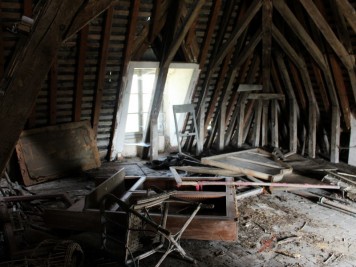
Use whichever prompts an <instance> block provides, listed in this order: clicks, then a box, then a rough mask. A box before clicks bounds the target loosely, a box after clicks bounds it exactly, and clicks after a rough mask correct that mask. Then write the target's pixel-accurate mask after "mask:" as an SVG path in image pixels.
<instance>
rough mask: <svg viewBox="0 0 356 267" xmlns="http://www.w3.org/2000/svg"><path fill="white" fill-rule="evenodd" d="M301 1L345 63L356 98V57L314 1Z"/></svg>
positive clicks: (355, 97)
mask: <svg viewBox="0 0 356 267" xmlns="http://www.w3.org/2000/svg"><path fill="white" fill-rule="evenodd" d="M300 2H301V4H302V5H303V6H304V8H305V10H306V11H307V13H308V14H309V16H310V18H311V19H312V20H313V21H314V23H315V24H316V25H317V27H318V28H319V30H320V31H321V33H322V34H323V35H324V37H325V39H326V40H327V42H328V43H329V45H330V46H331V48H332V49H333V50H334V52H335V53H336V54H337V55H338V57H339V58H340V60H341V62H342V63H343V64H344V65H345V67H346V69H347V71H348V74H349V78H350V82H351V87H352V91H353V94H354V99H355V100H356V74H355V57H354V56H353V55H350V54H349V52H348V51H347V50H346V48H345V47H344V45H343V44H342V43H341V42H340V40H339V39H338V38H337V37H336V35H335V33H334V32H333V30H332V29H331V27H330V26H329V24H328V22H327V21H326V20H325V18H324V17H323V15H322V14H321V13H320V11H319V10H318V8H317V7H316V6H315V4H314V3H313V1H309V0H300Z"/></svg>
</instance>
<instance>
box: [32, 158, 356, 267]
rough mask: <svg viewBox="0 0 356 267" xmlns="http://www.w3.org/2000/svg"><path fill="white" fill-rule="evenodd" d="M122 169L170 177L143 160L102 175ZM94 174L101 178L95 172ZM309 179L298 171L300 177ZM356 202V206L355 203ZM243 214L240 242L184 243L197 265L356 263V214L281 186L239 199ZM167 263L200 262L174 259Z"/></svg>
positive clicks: (79, 182)
mask: <svg viewBox="0 0 356 267" xmlns="http://www.w3.org/2000/svg"><path fill="white" fill-rule="evenodd" d="M289 163H290V164H291V165H292V166H293V167H294V169H295V170H296V171H299V173H303V172H304V173H303V174H304V175H305V173H306V172H307V171H308V170H309V172H310V173H314V172H313V170H315V169H317V168H318V167H322V168H325V166H329V167H330V166H332V167H335V166H336V167H337V168H339V170H344V171H348V172H352V173H354V174H355V173H356V171H355V168H352V167H350V166H348V165H346V164H338V165H331V164H329V163H327V162H325V161H322V160H316V161H310V160H305V159H304V158H302V157H297V156H296V157H294V158H292V159H291V161H290V162H289ZM122 167H124V168H125V171H126V175H147V176H167V175H170V173H169V171H158V172H157V171H154V170H152V169H150V168H148V166H146V165H145V163H144V162H142V161H139V160H138V159H129V160H127V161H125V162H121V163H119V162H115V163H112V162H110V163H105V164H104V165H103V167H102V170H101V172H100V173H101V175H102V176H105V175H107V174H109V173H112V172H113V171H114V170H118V169H120V168H122ZM90 175H97V176H98V175H99V176H100V174H99V173H95V171H94V172H91V173H90ZM303 177H304V176H300V175H297V176H296V179H299V180H300V179H303ZM294 178H295V177H294ZM304 178H305V177H304ZM290 179H293V177H291V178H290ZM305 179H307V178H305ZM310 181H312V180H308V181H305V180H304V182H310ZM298 182H300V181H298ZM93 186H94V183H93V182H92V180H90V179H87V178H78V179H75V180H73V179H61V180H57V181H52V182H49V183H45V184H42V185H37V186H32V187H31V188H29V189H30V190H31V191H32V192H35V193H36V192H41V191H43V190H46V192H47V193H50V192H51V191H53V192H58V191H62V192H63V191H67V192H68V193H69V194H70V196H71V197H72V198H78V197H80V196H81V195H84V194H85V193H86V192H89V190H90V189H91V188H92V187H93ZM351 204H352V205H354V206H355V203H354V202H352V203H351ZM238 218H239V220H238V240H237V241H236V242H223V241H196V240H183V241H182V242H181V243H182V247H183V248H184V249H185V250H186V251H187V253H188V254H190V255H191V256H192V257H194V258H195V259H196V260H197V264H196V265H195V266H201V267H203V266H204V267H205V266H214V267H216V266H244V267H247V266H254V267H256V266H345V267H346V266H356V255H355V251H356V227H355V225H356V218H355V217H352V216H350V215H347V214H344V213H341V212H339V211H336V210H332V209H329V208H326V207H323V206H320V205H318V204H317V203H315V202H312V201H310V200H309V199H306V198H304V197H301V196H299V195H296V194H294V193H291V192H286V191H282V190H279V191H273V193H272V194H264V195H260V196H255V197H250V198H247V199H244V200H241V201H239V202H238ZM265 241H267V242H268V241H270V245H269V246H266V245H265V246H264V245H263V244H265V243H264V242H265ZM288 241H289V242H288ZM158 259H159V257H158V256H155V255H153V256H151V257H149V258H146V259H145V260H142V261H141V262H140V264H139V266H147V267H148V266H154V265H155V263H156V262H157V261H158ZM110 266H111V265H110ZM161 266H171V267H176V266H194V265H193V264H192V265H190V264H189V263H187V262H185V261H182V260H180V259H177V258H173V257H168V258H167V259H166V260H165V261H164V262H163V264H162V265H161Z"/></svg>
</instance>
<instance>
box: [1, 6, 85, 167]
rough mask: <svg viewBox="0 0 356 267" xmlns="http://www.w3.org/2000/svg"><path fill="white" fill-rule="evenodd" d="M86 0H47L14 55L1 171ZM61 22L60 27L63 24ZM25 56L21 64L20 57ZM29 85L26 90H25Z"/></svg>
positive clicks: (3, 99)
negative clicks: (64, 37) (58, 51)
mask: <svg viewBox="0 0 356 267" xmlns="http://www.w3.org/2000/svg"><path fill="white" fill-rule="evenodd" d="M83 3H84V1H70V0H60V1H59V0H52V1H47V2H45V4H44V6H43V8H42V12H41V14H40V15H39V17H38V18H37V21H36V23H35V25H34V26H33V31H32V34H31V35H29V36H27V37H25V39H26V42H24V46H23V47H19V50H17V51H16V52H15V54H14V56H13V58H14V60H13V61H12V65H11V66H9V69H8V71H7V74H6V75H5V77H6V79H7V83H6V85H5V84H1V86H0V87H1V88H4V89H3V90H4V91H5V94H4V95H3V96H1V98H0V124H1V125H2V129H6V130H4V131H1V132H0V139H1V140H2V141H1V144H0V151H1V152H0V173H2V172H3V171H4V169H5V166H6V164H7V161H8V159H9V158H10V155H11V153H12V151H13V148H14V147H15V144H16V141H17V140H18V138H19V136H20V133H21V131H22V129H23V127H24V125H25V122H26V120H27V118H28V116H29V115H30V112H31V110H32V109H33V106H34V104H35V101H36V98H37V94H38V92H39V91H40V88H41V86H42V83H43V81H44V79H45V77H46V75H47V74H48V71H49V69H50V66H51V64H52V61H53V57H54V56H55V55H56V53H57V50H58V48H59V47H60V45H61V43H62V40H63V32H66V31H67V30H68V28H69V27H70V25H71V24H72V22H73V19H74V16H75V15H77V12H78V11H79V9H80V8H81V7H82V5H83ZM59 25H60V27H59ZM18 60H21V64H19V61H18ZM24 88H26V90H24Z"/></svg>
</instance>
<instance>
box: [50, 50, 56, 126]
mask: <svg viewBox="0 0 356 267" xmlns="http://www.w3.org/2000/svg"><path fill="white" fill-rule="evenodd" d="M57 81H58V59H57V56H56V57H55V58H54V60H53V62H52V66H51V69H50V71H49V93H48V96H49V100H48V104H49V124H50V125H55V124H56V121H57V89H58V84H57Z"/></svg>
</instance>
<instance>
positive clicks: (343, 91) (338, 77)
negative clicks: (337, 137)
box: [329, 55, 351, 130]
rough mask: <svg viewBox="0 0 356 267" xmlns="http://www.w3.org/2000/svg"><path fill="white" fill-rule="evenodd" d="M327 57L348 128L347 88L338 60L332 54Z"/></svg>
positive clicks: (348, 127) (349, 120)
mask: <svg viewBox="0 0 356 267" xmlns="http://www.w3.org/2000/svg"><path fill="white" fill-rule="evenodd" d="M329 59H330V65H331V69H332V72H333V74H334V75H333V76H334V80H335V85H336V88H337V91H338V93H339V99H340V107H341V110H342V112H343V114H344V121H345V124H346V128H347V129H348V130H349V129H350V127H351V124H350V123H351V118H350V115H351V114H350V104H349V100H348V96H347V88H346V85H345V82H344V79H343V76H342V70H341V67H340V65H339V62H338V61H337V59H336V58H335V57H334V56H333V55H330V56H329Z"/></svg>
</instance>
